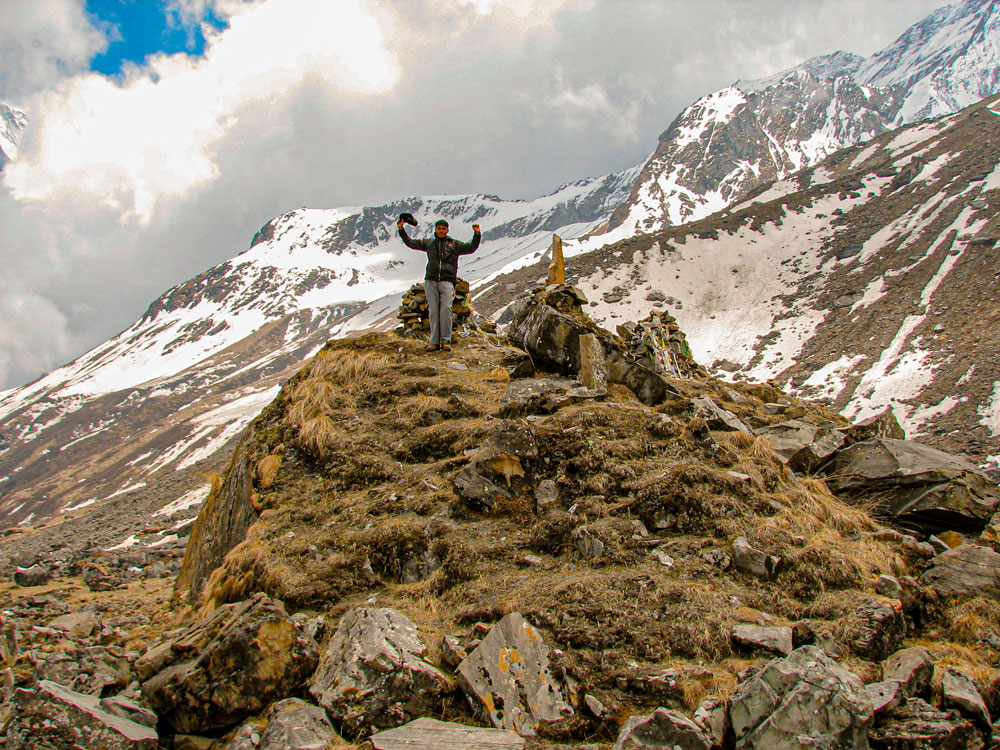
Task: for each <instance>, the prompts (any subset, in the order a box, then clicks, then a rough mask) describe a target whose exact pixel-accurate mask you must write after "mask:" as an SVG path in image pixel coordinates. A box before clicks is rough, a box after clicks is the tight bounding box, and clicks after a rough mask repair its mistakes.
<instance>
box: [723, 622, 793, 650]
mask: <svg viewBox="0 0 1000 750" xmlns="http://www.w3.org/2000/svg"><path fill="white" fill-rule="evenodd" d="M733 640H734V641H736V642H737V643H738V644H740V645H742V646H746V647H749V648H762V649H764V650H766V651H771V652H773V653H775V654H780V655H781V656H788V655H789V654H790V653H792V629H791V628H789V627H785V626H775V627H761V626H759V625H753V624H750V623H739V624H738V625H735V626H733Z"/></svg>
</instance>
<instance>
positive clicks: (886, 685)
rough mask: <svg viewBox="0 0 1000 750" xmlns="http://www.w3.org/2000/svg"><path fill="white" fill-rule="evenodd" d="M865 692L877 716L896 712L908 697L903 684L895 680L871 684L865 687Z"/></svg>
mask: <svg viewBox="0 0 1000 750" xmlns="http://www.w3.org/2000/svg"><path fill="white" fill-rule="evenodd" d="M865 692H866V693H868V697H869V698H871V702H872V707H873V708H874V709H875V713H877V714H881V713H886V712H888V711H895V710H896V709H897V708H898V707H899V706H900V704H902V702H903V701H904V700H906V697H907V696H906V688H905V687H904V686H903V683H901V682H896V681H895V680H884V681H882V682H872V683H869V684H868V685H865Z"/></svg>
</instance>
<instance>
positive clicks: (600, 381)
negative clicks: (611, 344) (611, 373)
mask: <svg viewBox="0 0 1000 750" xmlns="http://www.w3.org/2000/svg"><path fill="white" fill-rule="evenodd" d="M579 377H580V382H581V383H583V385H584V387H586V388H589V389H590V390H592V391H599V390H604V389H605V388H607V387H608V364H607V361H606V360H605V358H604V347H603V346H602V345H601V340H600V339H599V338H597V336H596V335H595V334H593V333H588V334H586V335H584V336H581V337H580V375H579Z"/></svg>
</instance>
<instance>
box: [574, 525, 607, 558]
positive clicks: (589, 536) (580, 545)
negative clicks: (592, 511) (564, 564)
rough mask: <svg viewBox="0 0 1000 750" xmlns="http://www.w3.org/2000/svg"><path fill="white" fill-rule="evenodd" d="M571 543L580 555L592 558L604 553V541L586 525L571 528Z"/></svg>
mask: <svg viewBox="0 0 1000 750" xmlns="http://www.w3.org/2000/svg"><path fill="white" fill-rule="evenodd" d="M573 545H574V546H575V547H576V551H577V552H579V553H580V556H581V557H584V558H587V559H594V558H596V557H600V556H601V555H603V554H604V542H602V541H601V540H600V539H598V538H597V537H596V536H594V534H593V533H591V531H590V529H588V528H587V527H586V526H578V527H577V528H575V529H573Z"/></svg>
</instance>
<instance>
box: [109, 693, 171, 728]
mask: <svg viewBox="0 0 1000 750" xmlns="http://www.w3.org/2000/svg"><path fill="white" fill-rule="evenodd" d="M101 708H103V709H104V710H105V711H107V712H108V713H112V714H114V715H115V716H120V717H122V718H123V719H128V720H129V721H134V722H135V723H136V724H142V725H143V726H147V727H155V726H156V723H157V721H159V719H158V718H157V716H156V714H155V713H154V712H153V711H151V710H150V709H148V708H146V707H145V706H143V705H140V704H139V703H136V702H135V701H134V700H132V699H131V698H126V697H125V696H124V695H112V696H109V697H107V698H101Z"/></svg>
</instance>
